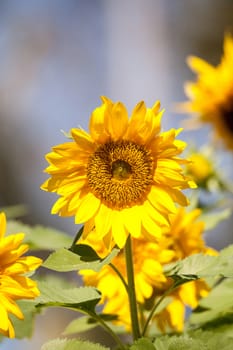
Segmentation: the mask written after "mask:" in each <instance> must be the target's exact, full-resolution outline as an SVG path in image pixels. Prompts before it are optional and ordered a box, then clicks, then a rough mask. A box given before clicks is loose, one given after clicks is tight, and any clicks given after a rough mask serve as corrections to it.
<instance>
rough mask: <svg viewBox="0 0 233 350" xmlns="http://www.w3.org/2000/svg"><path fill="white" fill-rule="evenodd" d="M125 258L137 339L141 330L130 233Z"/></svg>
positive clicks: (134, 331)
mask: <svg viewBox="0 0 233 350" xmlns="http://www.w3.org/2000/svg"><path fill="white" fill-rule="evenodd" d="M125 260H126V270H127V278H128V297H129V306H130V315H131V323H132V332H133V339H134V340H137V339H138V338H140V330H139V322H138V311H137V300H136V292H135V282H134V268H133V256H132V245H131V238H130V235H129V236H128V238H127V241H126V245H125Z"/></svg>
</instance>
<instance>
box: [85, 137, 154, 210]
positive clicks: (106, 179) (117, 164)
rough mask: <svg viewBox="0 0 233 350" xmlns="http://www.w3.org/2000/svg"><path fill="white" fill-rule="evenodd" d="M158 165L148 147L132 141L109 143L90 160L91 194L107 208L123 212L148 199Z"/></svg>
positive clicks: (89, 179) (88, 174)
mask: <svg viewBox="0 0 233 350" xmlns="http://www.w3.org/2000/svg"><path fill="white" fill-rule="evenodd" d="M153 173H154V162H153V158H152V156H151V154H150V151H148V150H147V149H146V148H145V147H143V146H142V145H138V144H136V143H134V142H132V141H128V140H120V141H116V142H113V141H109V142H107V143H105V144H104V145H101V146H99V147H98V148H97V150H96V151H95V152H94V153H93V155H92V156H91V157H90V158H89V162H88V165H87V178H88V183H89V186H90V189H91V191H92V192H93V193H94V195H95V196H96V197H97V198H99V199H100V200H101V201H102V202H103V203H104V204H105V205H107V206H108V207H110V208H113V209H117V210H121V209H124V208H127V207H131V206H132V205H135V204H140V203H142V202H143V201H144V200H145V199H146V195H147V194H148V192H149V190H150V187H151V185H152V181H153Z"/></svg>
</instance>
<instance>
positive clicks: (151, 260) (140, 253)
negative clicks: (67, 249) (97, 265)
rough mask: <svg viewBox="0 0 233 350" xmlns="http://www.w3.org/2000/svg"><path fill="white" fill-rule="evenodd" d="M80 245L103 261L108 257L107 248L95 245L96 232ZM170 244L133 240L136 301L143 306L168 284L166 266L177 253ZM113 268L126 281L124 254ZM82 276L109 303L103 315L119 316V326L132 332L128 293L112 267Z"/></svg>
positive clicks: (116, 260) (140, 239) (143, 239)
mask: <svg viewBox="0 0 233 350" xmlns="http://www.w3.org/2000/svg"><path fill="white" fill-rule="evenodd" d="M78 243H85V244H88V245H90V246H91V247H92V248H93V249H95V251H96V252H97V254H98V255H99V256H101V257H104V255H106V253H107V250H106V248H102V247H101V246H100V244H99V243H97V245H96V244H95V231H92V232H91V233H90V234H89V235H88V237H87V239H86V240H82V241H80V242H78ZM166 244H169V242H168V241H166V240H163V242H160V244H159V243H155V242H150V241H148V240H146V239H145V238H139V239H133V240H132V246H133V257H134V273H135V275H134V277H135V285H136V298H137V301H138V302H139V303H141V304H143V303H144V302H145V300H146V299H148V298H150V297H151V296H152V294H153V290H154V288H161V287H162V286H163V285H164V283H165V282H166V280H167V279H166V277H165V275H164V274H163V268H162V265H163V264H166V263H169V262H170V261H172V259H173V257H174V255H175V253H174V251H172V250H170V249H168V248H167V247H166ZM102 246H103V244H102ZM112 264H113V265H114V266H116V268H117V270H118V271H119V272H120V273H121V275H122V276H123V278H124V279H125V280H126V278H127V273H126V266H125V257H124V251H123V250H121V251H120V253H119V254H118V255H117V256H116V257H115V258H114V259H113V261H112ZM79 273H80V274H81V275H83V279H84V283H85V284H86V285H92V286H96V287H97V288H98V289H99V290H100V291H101V293H102V302H103V303H105V302H106V303H105V305H104V309H103V312H104V313H110V314H116V315H117V316H118V323H119V324H124V325H125V326H126V327H127V329H128V330H129V329H130V314H129V306H128V297H127V292H126V289H125V287H124V285H123V283H122V281H121V279H120V278H119V276H118V275H117V274H116V272H115V271H114V270H113V269H112V267H111V266H110V265H105V266H104V267H103V268H102V269H101V271H100V272H98V273H96V272H94V271H91V270H83V271H79Z"/></svg>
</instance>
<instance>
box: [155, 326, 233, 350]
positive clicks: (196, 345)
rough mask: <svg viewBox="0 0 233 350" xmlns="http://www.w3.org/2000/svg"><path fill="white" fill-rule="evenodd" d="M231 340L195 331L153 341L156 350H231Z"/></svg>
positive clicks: (221, 334) (206, 332)
mask: <svg viewBox="0 0 233 350" xmlns="http://www.w3.org/2000/svg"><path fill="white" fill-rule="evenodd" d="M232 345H233V338H231V337H228V336H226V334H225V333H224V332H223V333H215V331H202V330H196V331H193V332H189V333H187V334H183V335H180V336H178V335H174V336H162V337H159V338H157V339H156V340H155V342H154V346H155V349H156V350H186V349H189V350H219V349H221V350H231V349H232Z"/></svg>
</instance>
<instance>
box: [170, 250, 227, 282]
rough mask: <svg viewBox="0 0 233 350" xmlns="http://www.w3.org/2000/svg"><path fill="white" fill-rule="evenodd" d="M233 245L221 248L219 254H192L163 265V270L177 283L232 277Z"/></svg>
mask: <svg viewBox="0 0 233 350" xmlns="http://www.w3.org/2000/svg"><path fill="white" fill-rule="evenodd" d="M232 264H233V245H231V246H229V247H227V248H226V249H223V250H222V251H221V252H220V254H219V256H210V255H204V254H194V255H191V256H189V257H187V258H185V259H184V260H180V261H178V262H175V263H172V264H168V265H165V267H164V272H165V274H166V275H167V276H170V277H172V278H173V279H174V280H175V281H176V283H177V284H181V283H185V282H187V281H191V280H195V279H198V278H208V277H233V269H232Z"/></svg>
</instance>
